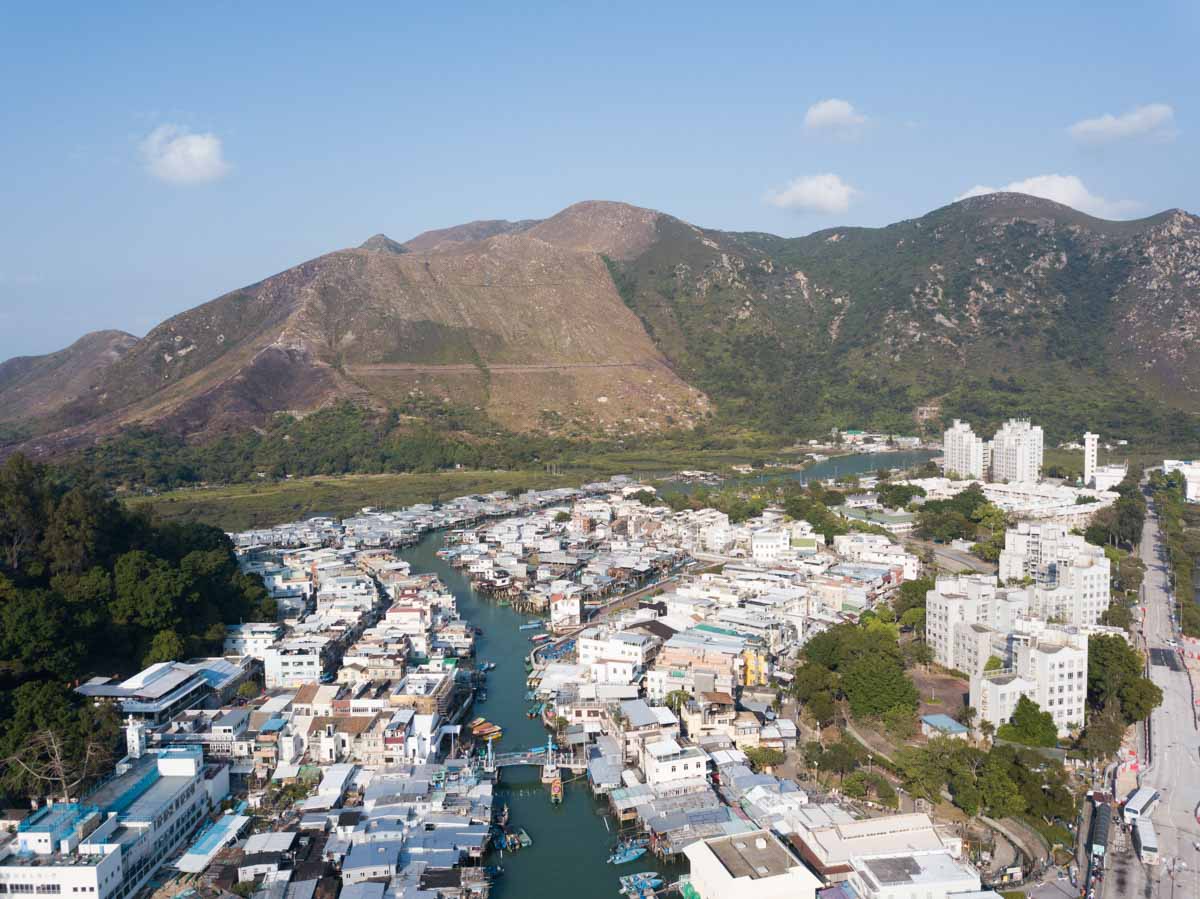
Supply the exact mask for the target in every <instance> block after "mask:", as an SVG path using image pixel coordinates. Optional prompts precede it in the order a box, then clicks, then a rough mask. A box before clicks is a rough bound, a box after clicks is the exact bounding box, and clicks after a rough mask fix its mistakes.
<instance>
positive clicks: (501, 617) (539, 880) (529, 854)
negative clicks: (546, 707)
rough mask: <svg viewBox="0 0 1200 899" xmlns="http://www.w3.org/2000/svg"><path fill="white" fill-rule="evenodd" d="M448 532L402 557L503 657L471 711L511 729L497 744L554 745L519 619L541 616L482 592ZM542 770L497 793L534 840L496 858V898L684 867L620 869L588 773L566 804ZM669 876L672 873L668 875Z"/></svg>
mask: <svg viewBox="0 0 1200 899" xmlns="http://www.w3.org/2000/svg"><path fill="white" fill-rule="evenodd" d="M441 546H442V534H441V533H440V532H435V533H432V534H428V535H426V536H425V538H424V539H422V540H421V542H420V543H418V544H417V545H416V546H414V547H411V548H410V549H407V550H405V551H404V552H403V553H402V557H403V558H404V559H405V560H407V561H408V562H409V563H410V564H411V565H412V570H413V572H414V573H424V572H434V573H435V574H437V575H438V577H440V578H441V580H442V583H443V584H445V585H446V588H447V589H448V590H450V592H451V593H453V594H454V596H455V598H456V599H457V600H458V610H459V613H460V614H461V615H462V616H463V617H464V618H466V619H467V620H469V621H471V622H472V623H473V624H475V625H476V626H478V627H479V628H480V629H482V630H483V635H482V636H481V637H479V638H478V643H477V644H476V655H477V657H478V658H479V659H480V660H486V661H490V662H495V663H496V669H495V670H494V671H492V672H491V674H490V675H489V676H488V686H487V692H488V699H487V701H486V702H484V703H482V704H481V705H478V706H476V708H475V709H474V710H473V712H472V715H471V717H472V718H473V717H475V716H476V715H482V716H483V717H485V718H487V719H488V720H489V721H491V722H493V723H495V724H499V725H500V726H501V727H503V728H504V737H503V738H502V739H501V740H500V741H499V742H498V743H497V744H496V750H497V751H500V752H507V751H514V750H521V749H531V748H533V747H535V746H543V745H545V743H546V736H547V734H546V730H545V728H544V727H543V726H542V724H541V721H540V720H538V719H533V720H530V719H529V718H527V717H526V716H525V713H526V712H527V711H528V708H529V706H530V705H531V703H528V702H526V701H525V691H526V690H527V689H528V688H527V687H526V685H525V662H524V659H525V656H526V655H528V653H529V649H530V643H529V637H530V635H531V631H522V630H519V625H521V624H523V623H524V622H526V621H532V620H534V619H533V618H531V617H530V616H528V615H519V614H517V613H515V612H513V611H512V609H511V608H509V607H507V606H498V605H496V604H495V603H493V602H490V601H488V600H486V599H484V598H483V597H481V596H479V595H478V594H477V593H476V592H475V591H474V590H473V589H471V584H470V582H469V581H468V580H467V578H466V577H464V576H463V574H462V573H460V572H459V571H458V570H457V569H455V568H454V567H453V566H451V565H450V564H448V563H447V562H445V561H444V560H442V559H439V558H438V557H437V555H436V554H435V553H436V551H437V550H438V549H439V548H440V547H441ZM540 776H541V770H540V769H539V768H535V767H523V768H506V769H504V773H503V779H502V781H501V784H500V787H499V789H498V791H497V798H496V802H497V808H498V807H499V805H500V804H503V803H507V804H508V806H509V810H510V812H511V819H510V825H511V826H513V827H524V828H525V830H526V831H527V832H528V833H529V836H530V837H531V838H532V839H533V846H532V847H530V848H528V849H523V850H521V851H520V852H516V853H509V852H505V853H504V855H503V858H500V857H499V855H498V854H497V855H494V856H493V857H492V858H490V859H489V862H490V863H493V864H500V865H503V867H504V876H503V877H501V878H500V879H499V880H498V881H497V883H496V888H495V889H494V890H493V891H492V895H493V896H494V897H496V899H549V897H561V896H568V895H569V896H571V897H573V899H593V897H595V899H600V897H606V899H612V897H614V896H617V895H618V888H619V884H618V882H617V877H618V876H619V875H622V874H632V873H634V872H637V871H649V870H652V869H654V868H657V869H658V870H659V871H662V872H663V873H664V874H665V875H667V878H669V879H672V880H673V879H674V877H673V876H672V875H676V874H678V873H679V871H680V869H679V868H668V867H665V866H663V865H660V864H656V860H655V859H653V858H651V857H643V858H641V859H639V860H637V861H635V862H631V863H630V864H627V865H622V866H621V867H620V868H615V867H613V866H612V865H609V864H608V863H607V862H606V861H605V859H606V858H607V857H608V853H609V850H610V849H611V847H612V844H613V843H614V842H615V841H616V834H615V826H616V825H615V822H614V821H613V820H612V818H610V817H608V816H607V815H605V814H604V809H605V806H604V805H603V804H602V803H600V802H597V801H596V800H595V799H593V798H592V794H591V789H590V788H589V787H588V784H587V780H586V778H584V779H581V780H578V781H575V782H572V783H568V784H567V785H566V788H565V790H564V799H563V802H562V804H561V805H551V803H550V792H549V789H548V788H547V787H545V786H543V785H542V783H541V780H540ZM665 879H666V878H665Z"/></svg>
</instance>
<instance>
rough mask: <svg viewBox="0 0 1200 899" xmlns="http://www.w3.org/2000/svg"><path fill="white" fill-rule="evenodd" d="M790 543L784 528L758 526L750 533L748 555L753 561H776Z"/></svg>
mask: <svg viewBox="0 0 1200 899" xmlns="http://www.w3.org/2000/svg"><path fill="white" fill-rule="evenodd" d="M791 545H792V540H791V534H790V533H789V532H788V531H787V529H785V528H759V529H758V530H757V531H755V532H754V533H753V534H751V535H750V555H751V557H752V558H753V559H754V561H755V562H776V561H778V560H779V559H780V557H782V556H783V554H784V553H785V552H787V551H788V549H789V547H791Z"/></svg>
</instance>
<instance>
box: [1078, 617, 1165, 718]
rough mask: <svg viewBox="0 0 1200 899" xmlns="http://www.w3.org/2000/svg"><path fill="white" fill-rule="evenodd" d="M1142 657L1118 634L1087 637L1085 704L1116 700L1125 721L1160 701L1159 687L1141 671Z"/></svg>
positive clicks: (1141, 715) (1098, 705) (1143, 715)
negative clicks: (1086, 696)
mask: <svg viewBox="0 0 1200 899" xmlns="http://www.w3.org/2000/svg"><path fill="white" fill-rule="evenodd" d="M1142 670H1143V669H1142V657H1141V655H1139V654H1138V652H1137V650H1135V649H1134V648H1133V647H1132V646H1130V645H1129V644H1128V643H1126V642H1125V640H1123V639H1122V638H1121V637H1119V636H1117V635H1115V634H1112V635H1108V634H1098V635H1093V636H1091V637H1089V638H1088V679H1087V691H1088V704H1089V705H1090V706H1091V707H1092V708H1093V709H1095V710H1099V709H1102V708H1104V707H1105V706H1106V705H1108V704H1109V703H1110V702H1112V701H1113V700H1116V701H1117V702H1118V703H1119V705H1120V708H1121V712H1122V714H1123V716H1124V719H1125V723H1126V724H1132V723H1133V722H1135V721H1141V720H1142V719H1144V718H1146V717H1147V716H1148V715H1149V714H1150V712H1151V711H1152V710H1154V709H1155V708H1157V707H1158V706H1159V705H1160V704H1161V703H1162V690H1161V689H1159V687H1158V686H1157V685H1156V684H1155V683H1154V682H1153V681H1151V680H1150V679H1149V678H1147V677H1145V676H1144V675H1143V674H1142Z"/></svg>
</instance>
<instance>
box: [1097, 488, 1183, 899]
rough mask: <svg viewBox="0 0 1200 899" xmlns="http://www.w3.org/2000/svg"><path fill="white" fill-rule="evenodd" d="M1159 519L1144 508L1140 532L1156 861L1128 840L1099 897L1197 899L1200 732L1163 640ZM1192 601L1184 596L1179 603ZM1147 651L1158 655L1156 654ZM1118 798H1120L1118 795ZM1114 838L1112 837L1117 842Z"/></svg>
mask: <svg viewBox="0 0 1200 899" xmlns="http://www.w3.org/2000/svg"><path fill="white" fill-rule="evenodd" d="M1158 538H1159V529H1158V518H1157V516H1156V515H1155V514H1154V510H1153V509H1151V510H1149V511H1148V512H1147V515H1146V524H1145V528H1144V530H1143V533H1142V544H1141V557H1142V560H1143V561H1144V562H1145V563H1146V578H1145V581H1144V583H1143V587H1142V606H1143V607H1144V608H1145V610H1146V613H1145V618H1144V620H1143V622H1142V627H1143V633H1144V635H1145V640H1146V643H1145V647H1144V648H1146V649H1148V650H1149V651H1150V657H1151V658H1150V676H1151V678H1152V679H1153V680H1154V682H1155V683H1156V684H1158V686H1159V687H1161V688H1162V691H1163V704H1162V705H1161V706H1160V707H1159V708H1157V709H1155V710H1154V712H1153V713H1152V714H1151V716H1150V733H1149V742H1150V755H1149V759H1148V761H1149V767H1148V768H1147V769H1146V770H1145V771H1144V773H1143V774H1142V778H1141V785H1142V786H1143V787H1151V788H1153V789H1155V790H1157V791H1158V792H1159V793H1160V794H1161V797H1162V798H1161V799H1160V800H1159V803H1158V806H1157V807H1156V808H1155V810H1154V812H1153V815H1152V821H1153V822H1154V829H1155V831H1156V832H1157V834H1158V847H1159V859H1160V861H1159V863H1158V864H1157V865H1153V866H1149V867H1147V866H1143V865H1142V864H1141V863H1140V862H1139V861H1138V860H1137V857H1136V855H1134V853H1133V849H1132V846H1130V845H1129V842H1130V841H1129V839H1128V837H1125V838H1124V841H1123V843H1124V845H1123V846H1122V847H1121V848H1120V850H1119V851H1117V852H1112V853H1110V857H1109V862H1108V865H1106V868H1107V873H1106V876H1105V887H1104V888H1105V895H1106V896H1111V897H1117V896H1121V897H1124V896H1161V897H1164V899H1166V897H1170V899H1176V897H1179V899H1182V897H1195V896H1200V852H1198V851H1197V850H1196V848H1195V843H1196V842H1197V841H1200V825H1197V823H1196V809H1197V806H1198V805H1200V733H1198V732H1197V729H1196V718H1195V713H1194V710H1193V698H1192V690H1191V684H1190V683H1189V681H1188V676H1187V673H1186V671H1185V670H1184V668H1183V665H1182V663H1181V662H1180V661H1179V659H1178V656H1177V654H1176V652H1175V649H1174V647H1172V646H1171V645H1170V642H1169V641H1172V640H1174V639H1175V638H1176V636H1177V634H1176V632H1175V629H1174V625H1173V624H1172V621H1171V613H1170V592H1169V578H1168V564H1167V561H1166V558H1165V550H1164V548H1163V547H1162V546H1161V545H1160V544H1159V539H1158ZM1184 601H1185V602H1191V601H1192V598H1191V597H1190V596H1188V597H1185V598H1184ZM1154 650H1165V652H1162V651H1160V652H1155V651H1154ZM1118 798H1121V799H1123V798H1124V797H1118ZM1118 839H1119V838H1116V839H1114V842H1117V841H1118Z"/></svg>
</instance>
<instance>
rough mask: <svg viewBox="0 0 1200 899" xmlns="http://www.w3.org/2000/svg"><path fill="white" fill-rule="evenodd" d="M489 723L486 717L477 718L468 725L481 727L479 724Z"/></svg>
mask: <svg viewBox="0 0 1200 899" xmlns="http://www.w3.org/2000/svg"><path fill="white" fill-rule="evenodd" d="M487 723H488V722H487V719H486V718H476V719H475V720H474V721H472V722H470V723H469V724H468V725H467V727H469V728H472V729H474V728H476V727H479V725H481V724H487Z"/></svg>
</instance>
